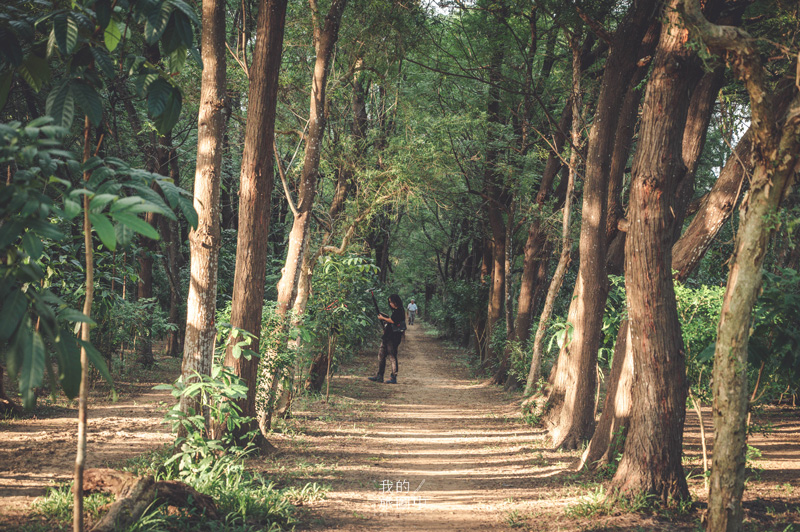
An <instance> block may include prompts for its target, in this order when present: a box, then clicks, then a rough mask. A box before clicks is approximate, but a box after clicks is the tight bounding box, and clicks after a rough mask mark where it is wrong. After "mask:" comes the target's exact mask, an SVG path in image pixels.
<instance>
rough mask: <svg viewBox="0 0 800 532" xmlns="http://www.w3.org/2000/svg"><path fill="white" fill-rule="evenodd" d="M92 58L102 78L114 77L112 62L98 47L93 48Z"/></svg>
mask: <svg viewBox="0 0 800 532" xmlns="http://www.w3.org/2000/svg"><path fill="white" fill-rule="evenodd" d="M92 57H94V62H95V64H96V65H97V68H99V69H100V72H102V73H103V75H104V76H106V77H109V78H113V77H114V74H116V71H115V69H114V61H113V60H112V59H111V56H109V55H108V53H107V52H106V51H105V50H103V49H102V48H100V47H98V46H93V47H92Z"/></svg>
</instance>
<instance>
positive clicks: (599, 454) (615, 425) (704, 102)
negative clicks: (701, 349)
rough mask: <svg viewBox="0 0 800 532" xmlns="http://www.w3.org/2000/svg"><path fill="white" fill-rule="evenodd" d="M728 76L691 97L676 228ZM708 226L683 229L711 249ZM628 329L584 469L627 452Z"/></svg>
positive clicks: (685, 249)
mask: <svg viewBox="0 0 800 532" xmlns="http://www.w3.org/2000/svg"><path fill="white" fill-rule="evenodd" d="M710 7H713V8H714V9H715V10H716V9H717V8H718V7H719V4H715V5H713V6H710ZM726 17H730V18H733V19H738V18H739V17H741V8H740V9H737V10H733V11H728V12H727V13H726ZM695 68H697V69H699V68H700V67H699V65H698V66H696V67H695ZM696 75H699V70H697V71H696V74H693V76H696ZM723 80H724V72H723V71H722V70H721V69H716V70H714V71H713V72H709V73H706V74H705V75H704V76H703V78H702V79H701V81H700V82H699V83H698V84H697V86H696V88H695V89H694V92H693V93H692V96H691V102H690V104H689V110H688V112H687V116H686V125H685V127H684V133H683V142H682V147H681V150H682V156H683V162H684V164H685V165H686V169H687V170H686V175H685V177H684V178H683V179H682V180H681V183H680V184H679V185H678V187H677V191H676V198H675V202H674V204H673V209H672V212H673V214H674V215H675V222H674V224H675V226H676V227H677V228H680V227H682V225H683V220H684V218H685V216H686V213H687V208H688V204H689V199H690V198H691V195H692V193H693V192H692V191H693V188H694V176H695V172H696V171H697V167H698V165H699V163H700V155H701V154H702V151H703V147H704V146H705V142H706V135H707V132H708V125H709V123H710V121H711V116H712V114H713V111H714V102H715V100H716V98H717V95H718V93H719V89H720V88H721V86H722V83H723ZM746 136H747V135H745V137H746ZM742 144H747V145H748V146H749V141H746V140H745V138H743V139H742V140H741V141H740V145H742ZM738 149H739V147H737V150H738ZM742 157H744V154H742V156H741V157H740V159H741V158H742ZM626 159H627V156H626ZM732 160H734V159H733V158H731V159H729V161H728V164H726V166H725V169H724V170H723V172H722V173H721V174H720V178H719V179H718V180H717V183H716V184H715V185H714V189H717V187H718V186H720V184H721V183H726V182H728V181H729V176H730V175H731V174H732V173H735V172H736V170H735V164H731V161H732ZM734 161H735V160H734ZM740 171H741V169H740ZM742 177H743V173H740V174H739V182H741V178H742ZM725 188H726V189H728V190H729V194H730V196H731V197H732V198H730V197H729V198H728V200H727V201H730V209H732V207H733V204H734V203H735V201H736V200H735V197H736V195H737V190H736V189H734V190H730V186H726V187H725ZM718 201H726V200H723V199H722V196H721V195H715V200H714V201H713V202H711V203H709V204H707V205H704V207H703V208H701V212H699V213H698V214H697V216H696V217H699V218H701V219H702V218H704V217H705V214H704V212H705V211H706V209H708V208H711V209H714V210H716V209H715V207H714V206H715V205H717V204H718ZM728 213H730V210H728ZM692 225H694V224H692ZM706 227H707V228H708V229H709V232H708V233H705V232H704V231H702V230H701V231H697V230H692V231H689V230H687V232H686V233H685V234H684V237H685V236H686V235H687V234H691V235H692V237H691V238H692V240H693V241H694V243H695V244H697V241H700V242H702V243H703V245H704V246H706V247H705V248H704V249H706V248H707V246H708V244H710V242H711V240H713V238H714V236H715V235H716V231H714V230H712V228H711V226H706ZM720 227H721V223H720ZM676 233H677V231H676ZM684 237H681V239H680V240H678V242H677V243H675V244H674V245H673V246H672V270H673V271H675V270H678V273H677V274H675V275H674V276H673V277H674V279H675V280H678V281H685V280H686V279H687V278H688V276H689V275H690V274H691V272H692V271H693V270H694V267H695V266H697V264H699V259H698V260H697V261H694V260H692V259H691V257H692V256H693V255H694V254H695V253H697V252H698V250H697V248H695V247H694V246H686V245H680V244H682V243H683V242H682V241H683V238H684ZM706 238H708V240H706ZM625 239H626V233H624V232H620V233H618V234H617V235H616V237H615V242H617V243H618V244H619V245H620V246H621V250H618V251H619V254H620V255H621V256H622V257H623V258H624V253H625V247H624V246H625ZM615 252H616V251H615ZM689 261H691V262H692V264H693V265H692V266H690V267H686V268H681V267H679V265H681V264H685V265H687V266H688V263H689ZM612 262H614V263H615V262H616V261H612V260H611V258H610V257H609V264H612ZM620 273H621V272H620ZM628 332H629V331H628V320H627V319H625V320H623V321H622V323H621V324H620V331H619V334H618V335H617V342H616V344H615V346H614V358H613V362H612V367H611V374H610V376H609V378H608V379H607V380H606V382H607V383H608V385H607V392H606V397H607V398H612V399H611V400H606V402H605V403H604V404H603V412H602V414H601V416H600V420H599V421H598V424H597V428H596V429H595V432H594V435H593V436H592V440H591V441H590V442H589V446H588V447H587V449H586V451H585V452H584V453H583V456H582V457H581V463H580V467H581V468H582V467H588V468H590V469H595V468H597V467H601V466H605V465H607V464H610V463H611V462H612V461H613V460H614V459H615V458H616V456H617V454H618V453H620V452H622V448H621V446H620V445H619V443H620V441H624V438H625V435H626V431H627V429H628V425H629V421H630V404H631V386H632V382H633V370H634V366H633V352H632V349H631V345H630V342H629V339H630V335H629V334H628Z"/></svg>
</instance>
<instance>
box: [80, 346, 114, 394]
mask: <svg viewBox="0 0 800 532" xmlns="http://www.w3.org/2000/svg"><path fill="white" fill-rule="evenodd" d="M78 343H79V344H80V345H81V347H83V348H84V349H86V355H87V356H88V357H89V361H90V362H91V363H92V365H93V366H94V367H96V368H97V371H99V372H100V375H102V376H103V378H104V379H105V380H106V382H108V383H109V384H111V385H112V386H113V385H114V381H113V379H112V378H111V373H109V371H108V366H107V365H106V361H105V359H104V358H103V355H101V354H100V351H98V350H97V349H95V347H94V346H93V345H92V344H90V343H89V342H84V341H83V340H80V339H79V340H78Z"/></svg>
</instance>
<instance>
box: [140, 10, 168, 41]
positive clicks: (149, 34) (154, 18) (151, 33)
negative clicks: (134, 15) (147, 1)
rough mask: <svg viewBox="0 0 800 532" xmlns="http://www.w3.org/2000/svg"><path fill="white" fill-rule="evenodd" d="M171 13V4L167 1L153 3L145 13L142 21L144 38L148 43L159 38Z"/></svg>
mask: <svg viewBox="0 0 800 532" xmlns="http://www.w3.org/2000/svg"><path fill="white" fill-rule="evenodd" d="M171 13H172V6H171V5H170V4H169V2H159V3H157V4H154V5H153V6H152V7H151V8H150V10H149V11H148V12H147V13H146V15H147V19H146V21H145V23H144V38H145V40H147V42H148V43H149V44H155V43H156V42H157V41H158V40H159V39H160V38H161V35H163V34H164V30H165V29H166V27H167V22H168V21H169V16H170V14H171Z"/></svg>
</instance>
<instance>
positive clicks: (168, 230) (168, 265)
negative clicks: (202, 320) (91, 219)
mask: <svg viewBox="0 0 800 532" xmlns="http://www.w3.org/2000/svg"><path fill="white" fill-rule="evenodd" d="M169 174H170V176H171V177H172V181H173V182H174V183H175V185H178V184H179V183H180V165H179V163H178V152H177V151H176V150H175V148H172V149H171V150H170V153H169ZM161 226H162V234H163V235H164V237H165V238H164V240H165V242H164V244H165V247H166V250H165V251H166V253H165V259H164V262H165V264H164V269H165V270H166V272H167V279H168V280H169V322H170V323H172V324H174V325H175V326H176V329H175V330H173V331H170V333H169V337H168V338H167V354H168V355H169V356H171V357H178V356H181V355H182V354H183V341H184V338H185V337H186V323H185V322H184V323H182V324H181V323H180V306H181V283H180V271H179V269H180V268H179V262H180V258H181V250H180V247H181V240H180V239H181V231H180V227H179V224H178V222H174V221H171V220H167V219H165V218H163V217H162V224H161Z"/></svg>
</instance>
